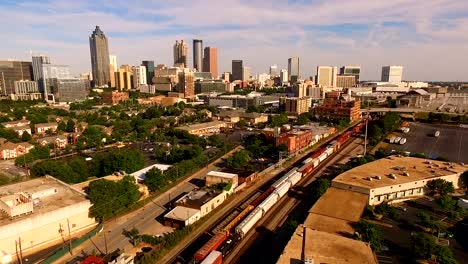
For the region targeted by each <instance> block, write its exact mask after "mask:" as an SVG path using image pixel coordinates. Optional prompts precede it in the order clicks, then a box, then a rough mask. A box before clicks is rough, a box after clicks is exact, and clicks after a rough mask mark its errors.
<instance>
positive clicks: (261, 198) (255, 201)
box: [250, 186, 275, 207]
mask: <svg viewBox="0 0 468 264" xmlns="http://www.w3.org/2000/svg"><path fill="white" fill-rule="evenodd" d="M274 190H275V188H274V187H273V186H272V187H270V188H268V190H266V191H265V192H263V193H262V194H261V195H260V196H259V197H257V199H255V200H254V201H253V202H252V203H251V204H250V205H252V206H253V207H257V205H259V204H260V203H261V202H262V201H263V200H265V198H266V197H267V196H268V195H270V193H272V192H273V191H274Z"/></svg>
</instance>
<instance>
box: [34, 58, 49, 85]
mask: <svg viewBox="0 0 468 264" xmlns="http://www.w3.org/2000/svg"><path fill="white" fill-rule="evenodd" d="M45 64H50V58H49V57H48V56H44V55H33V56H32V70H33V79H34V81H36V82H37V86H38V88H39V92H41V93H43V92H44V65H45Z"/></svg>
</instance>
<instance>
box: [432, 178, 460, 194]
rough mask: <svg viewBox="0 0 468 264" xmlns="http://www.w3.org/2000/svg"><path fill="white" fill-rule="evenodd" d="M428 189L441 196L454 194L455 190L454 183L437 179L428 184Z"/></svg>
mask: <svg viewBox="0 0 468 264" xmlns="http://www.w3.org/2000/svg"><path fill="white" fill-rule="evenodd" d="M426 187H427V188H428V189H429V190H430V191H431V192H432V193H433V194H438V195H441V196H444V195H447V194H449V193H453V192H454V191H455V188H454V187H453V183H451V182H449V181H446V180H444V179H435V180H431V181H428V182H427V185H426Z"/></svg>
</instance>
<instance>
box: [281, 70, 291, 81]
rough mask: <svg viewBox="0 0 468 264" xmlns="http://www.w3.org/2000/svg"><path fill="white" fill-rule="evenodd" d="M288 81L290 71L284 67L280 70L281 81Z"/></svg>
mask: <svg viewBox="0 0 468 264" xmlns="http://www.w3.org/2000/svg"><path fill="white" fill-rule="evenodd" d="M288 81H289V75H288V71H287V70H286V69H282V70H281V72H280V82H281V84H285V83H288Z"/></svg>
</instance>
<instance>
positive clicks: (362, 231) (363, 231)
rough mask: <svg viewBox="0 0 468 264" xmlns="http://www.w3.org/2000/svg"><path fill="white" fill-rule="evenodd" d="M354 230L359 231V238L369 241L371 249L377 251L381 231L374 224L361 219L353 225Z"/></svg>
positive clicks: (379, 245)
mask: <svg viewBox="0 0 468 264" xmlns="http://www.w3.org/2000/svg"><path fill="white" fill-rule="evenodd" d="M355 230H356V232H358V233H359V238H360V239H361V240H363V241H366V242H369V244H370V246H371V248H372V250H374V251H376V252H379V251H380V249H381V247H382V231H381V230H380V229H379V228H378V227H377V226H376V225H374V224H372V223H370V222H368V221H365V220H362V221H359V222H358V223H357V224H356V226H355Z"/></svg>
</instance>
